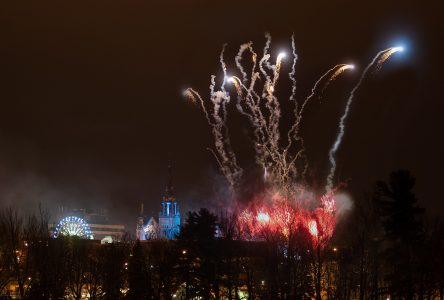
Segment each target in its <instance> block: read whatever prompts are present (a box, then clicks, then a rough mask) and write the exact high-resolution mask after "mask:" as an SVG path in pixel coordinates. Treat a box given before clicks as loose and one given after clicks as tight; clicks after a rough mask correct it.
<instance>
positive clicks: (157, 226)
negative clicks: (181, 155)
mask: <svg viewBox="0 0 444 300" xmlns="http://www.w3.org/2000/svg"><path fill="white" fill-rule="evenodd" d="M168 171H169V180H168V184H167V187H166V189H165V194H164V196H163V199H162V202H161V203H160V212H159V215H158V219H157V220H156V219H155V218H154V217H148V218H147V217H144V216H143V205H142V206H141V211H140V215H139V219H138V222H137V228H136V238H137V239H139V240H141V241H143V240H151V239H168V240H173V239H175V237H176V236H177V235H178V234H179V233H180V209H179V204H178V203H177V201H176V197H175V196H174V188H173V185H172V180H171V167H169V168H168Z"/></svg>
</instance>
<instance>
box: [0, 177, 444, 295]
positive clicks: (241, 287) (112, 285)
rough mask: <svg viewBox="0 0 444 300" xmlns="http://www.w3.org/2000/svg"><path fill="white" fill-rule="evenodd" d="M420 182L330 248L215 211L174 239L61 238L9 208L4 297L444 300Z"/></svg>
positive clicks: (399, 181)
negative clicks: (251, 236)
mask: <svg viewBox="0 0 444 300" xmlns="http://www.w3.org/2000/svg"><path fill="white" fill-rule="evenodd" d="M414 184H415V179H414V178H413V177H412V175H411V174H410V173H409V172H408V171H405V170H400V171H396V172H393V173H392V174H391V176H390V179H389V181H388V182H383V181H380V182H377V183H376V185H375V187H374V191H373V193H371V194H369V195H366V196H363V197H361V198H360V199H355V201H354V208H353V209H352V210H351V212H350V213H349V214H348V215H347V216H346V217H345V218H343V220H342V222H341V224H339V226H338V228H337V232H336V234H335V236H334V238H333V240H331V241H330V243H329V245H327V246H326V247H323V248H321V247H315V246H313V245H312V243H310V242H309V241H310V239H309V238H308V237H307V236H306V235H307V232H304V231H301V232H293V233H291V235H290V238H288V239H287V241H285V242H284V241H283V239H281V238H280V237H279V236H275V235H268V236H267V237H264V239H263V240H262V241H241V240H238V239H237V238H236V237H237V232H236V231H237V229H236V228H237V227H236V221H235V220H236V216H235V215H233V214H231V215H230V214H223V215H219V216H218V215H215V214H213V213H211V212H210V211H209V210H208V209H206V208H202V209H200V210H199V211H198V212H189V213H188V215H187V220H186V222H185V224H184V225H183V226H182V229H181V233H180V235H179V236H178V237H177V239H176V240H174V241H167V240H152V241H146V242H140V241H134V240H131V239H124V240H122V241H120V242H118V243H112V244H105V245H100V243H98V242H96V241H91V240H83V239H80V238H76V237H63V236H62V237H59V238H57V239H53V238H51V237H50V236H49V233H48V215H47V214H46V213H45V212H44V211H43V210H42V209H40V210H39V211H38V212H37V213H35V214H32V215H30V216H24V215H23V214H21V213H20V212H19V211H17V210H16V209H14V208H12V207H6V208H3V209H2V210H1V212H0V291H1V294H2V295H3V296H2V297H4V298H7V297H9V296H13V295H15V296H17V297H19V298H22V299H84V298H86V297H87V298H89V299H233V300H235V299H317V300H319V299H360V300H361V299H384V300H385V299H409V300H410V299H444V254H443V253H444V223H443V221H442V219H440V218H436V219H433V220H431V219H430V218H428V217H427V215H426V214H425V211H424V209H422V208H420V207H419V206H418V204H417V199H416V196H415V194H414V193H413V188H414ZM216 230H219V231H220V232H221V234H220V235H215V232H216ZM11 286H13V287H14V289H15V291H14V292H12V291H11V290H10V289H11ZM8 295H9V296H8Z"/></svg>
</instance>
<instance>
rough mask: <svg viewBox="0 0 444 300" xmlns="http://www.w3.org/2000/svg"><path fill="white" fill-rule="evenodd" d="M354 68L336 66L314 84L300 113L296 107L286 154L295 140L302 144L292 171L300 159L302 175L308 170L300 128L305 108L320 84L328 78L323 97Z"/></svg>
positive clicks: (292, 161) (291, 164) (288, 134)
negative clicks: (301, 160) (331, 85)
mask: <svg viewBox="0 0 444 300" xmlns="http://www.w3.org/2000/svg"><path fill="white" fill-rule="evenodd" d="M353 68H354V66H353V65H348V64H340V65H336V66H334V67H333V68H331V69H329V70H328V71H327V72H325V73H324V74H323V75H322V76H321V77H320V78H319V79H318V80H317V81H316V82H315V84H314V86H313V88H312V89H311V94H310V95H308V96H307V97H306V98H305V99H304V101H303V102H302V105H301V108H300V110H299V111H298V106H295V109H294V112H295V122H294V124H293V126H292V127H291V128H290V130H289V131H288V132H287V141H288V142H287V147H286V148H285V150H284V151H285V153H286V152H288V151H289V150H290V148H291V146H292V144H293V139H294V140H295V141H299V142H300V148H301V149H300V150H299V152H298V153H297V154H296V155H295V157H294V158H293V159H292V160H291V162H290V163H289V165H290V167H291V169H292V170H295V171H296V169H295V167H294V164H295V162H296V160H297V159H298V158H299V157H302V158H303V159H304V169H303V172H302V174H303V175H305V173H306V172H307V170H308V162H307V160H306V156H305V155H304V151H305V143H304V139H303V138H302V136H300V135H299V126H300V123H301V120H302V114H303V112H304V108H305V106H306V105H307V103H308V101H309V100H310V99H311V98H313V97H314V96H315V95H316V91H317V90H318V88H319V84H320V83H321V82H323V81H324V80H325V79H326V78H327V77H328V79H327V81H326V83H325V84H324V85H323V87H322V90H321V91H320V94H321V95H322V92H323V91H324V90H325V89H326V88H327V87H328V85H329V84H330V83H331V82H332V81H334V80H335V79H336V78H337V77H338V76H339V75H340V74H342V73H343V72H344V71H345V70H347V69H353Z"/></svg>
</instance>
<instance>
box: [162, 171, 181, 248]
mask: <svg viewBox="0 0 444 300" xmlns="http://www.w3.org/2000/svg"><path fill="white" fill-rule="evenodd" d="M172 179H173V175H172V168H171V164H170V165H169V166H168V182H167V186H166V189H165V195H164V196H163V201H162V203H161V210H160V213H159V229H160V237H161V238H167V239H169V240H171V239H174V238H175V236H176V235H177V234H179V230H180V211H179V205H178V203H177V202H176V198H175V196H174V188H173V183H172Z"/></svg>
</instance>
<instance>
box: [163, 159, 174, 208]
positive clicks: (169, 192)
mask: <svg viewBox="0 0 444 300" xmlns="http://www.w3.org/2000/svg"><path fill="white" fill-rule="evenodd" d="M175 199H176V198H175V197H174V187H173V168H172V167H171V164H169V165H168V182H167V186H166V188H165V195H164V196H163V200H164V201H168V200H169V201H174V200H175Z"/></svg>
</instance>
